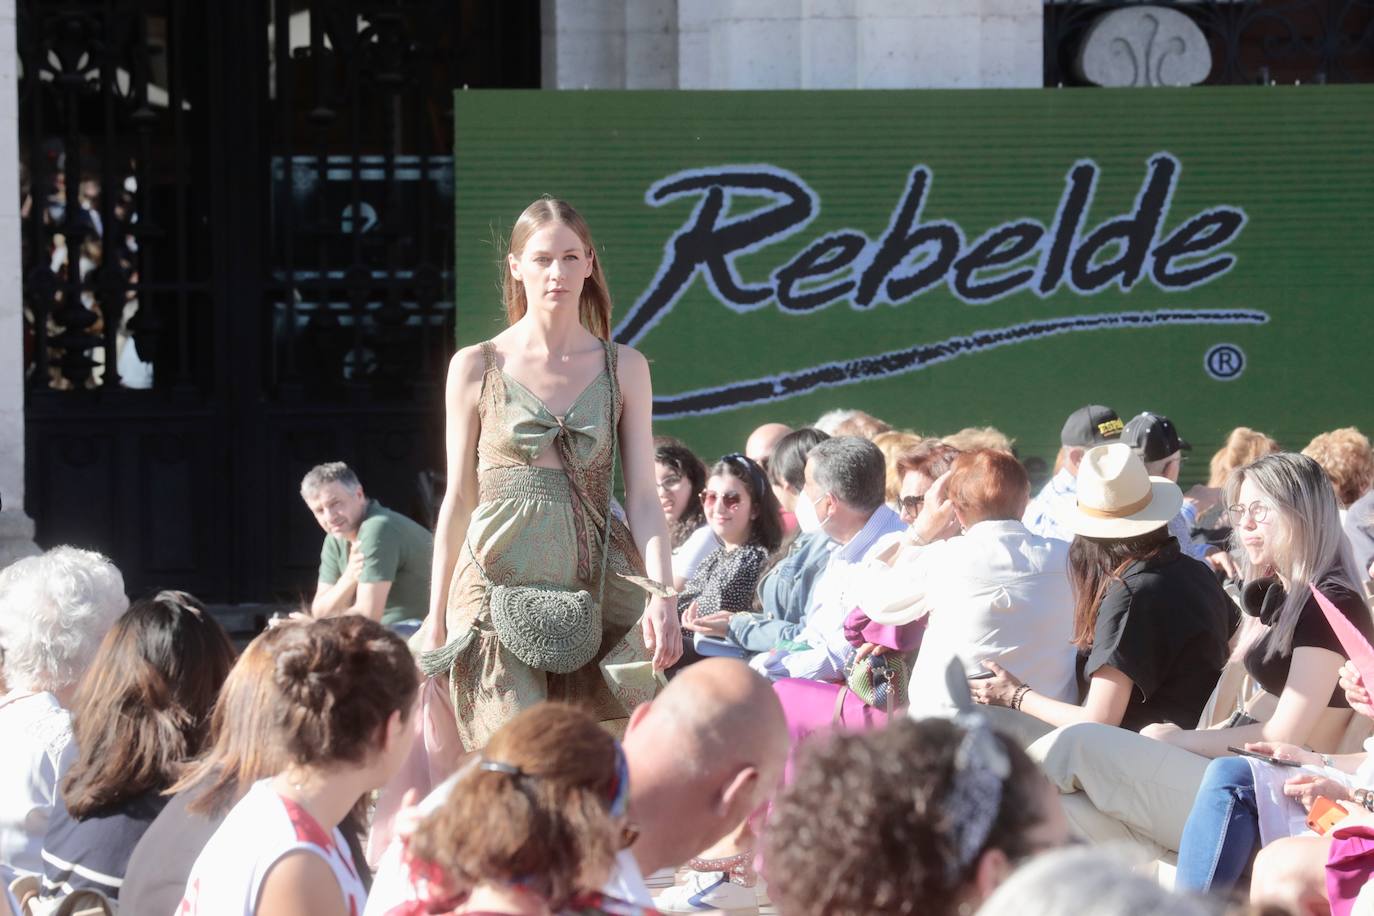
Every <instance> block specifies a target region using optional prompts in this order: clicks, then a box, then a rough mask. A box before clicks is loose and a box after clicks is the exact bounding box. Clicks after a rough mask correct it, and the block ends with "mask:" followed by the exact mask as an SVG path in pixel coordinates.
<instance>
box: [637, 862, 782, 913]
mask: <svg viewBox="0 0 1374 916" xmlns="http://www.w3.org/2000/svg"><path fill="white" fill-rule="evenodd" d="M654 909H656V910H658V911H659V912H660V913H708V912H711V911H713V910H720V911H721V912H724V913H728V914H730V916H757V914H758V911H759V904H758V896H757V895H756V894H755V893H754V889H753V888H752V887H740V886H739V885H738V884H731V883H730V880H729V878H727V877H726V875H725V873H724V872H718V871H714V872H712V871H693V872H688V873H687V880H686V882H685V883H683V884H679V885H678V886H677V887H670V888H668V889H667V890H666V891H664V892H663V893H661V894H659V895H658V896H657V897H655V898H654Z"/></svg>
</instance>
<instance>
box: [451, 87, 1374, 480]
mask: <svg viewBox="0 0 1374 916" xmlns="http://www.w3.org/2000/svg"><path fill="white" fill-rule="evenodd" d="M456 122H457V146H456V171H457V175H456V179H457V194H456V198H457V200H456V206H457V220H458V222H457V239H458V242H457V268H456V273H457V300H456V301H457V308H458V336H459V343H460V344H468V343H473V342H476V341H478V340H481V339H484V338H487V337H489V336H491V335H492V334H494V333H496V332H497V331H498V330H499V329H500V328H501V326H502V322H503V316H502V311H501V306H500V293H499V284H500V279H501V271H502V270H503V269H504V268H503V265H502V260H501V256H502V254H503V253H504V247H503V240H504V238H505V237H506V234H507V233H508V232H509V229H510V225H511V223H512V222H513V221H514V219H515V217H516V216H517V215H518V214H519V213H520V211H521V210H523V209H524V207H525V206H526V205H527V204H529V203H530V201H532V200H533V199H534V198H536V197H538V196H539V195H541V194H549V195H553V196H556V197H561V198H564V199H566V200H568V201H570V202H571V203H572V204H573V205H574V206H576V207H577V208H578V209H579V210H580V211H581V212H582V213H583V215H584V216H586V218H587V220H588V222H589V223H590V225H591V227H592V231H593V233H594V235H595V237H596V241H597V245H598V246H599V251H600V255H601V258H602V262H603V265H604V267H605V269H606V271H607V275H608V277H609V280H610V284H611V289H612V293H613V294H614V296H615V301H616V312H615V326H616V337H617V339H618V340H620V341H621V342H622V343H627V344H631V345H633V346H635V347H637V348H639V349H640V350H641V351H642V352H643V353H644V354H645V355H646V356H647V357H648V358H649V360H650V361H651V364H652V366H653V382H654V399H655V417H656V420H655V428H656V430H658V431H660V432H663V433H667V434H671V435H677V436H680V437H682V438H683V439H685V440H687V441H688V442H689V443H690V444H691V445H692V446H693V447H694V448H696V449H697V450H698V451H699V452H700V453H701V454H703V455H704V456H706V457H708V458H710V457H714V456H716V455H718V454H721V453H723V452H726V451H729V450H732V449H736V448H740V447H741V446H742V445H743V442H744V438H745V436H746V435H747V434H748V431H749V430H750V429H752V428H753V427H755V426H757V425H758V424H760V423H763V422H767V421H770V420H777V421H781V422H785V423H789V424H792V425H802V424H805V423H808V422H810V421H811V420H814V419H815V418H816V417H817V416H819V415H820V414H821V413H822V412H824V411H826V410H830V409H833V408H839V407H856V408H861V409H864V410H867V411H869V412H870V413H873V414H875V415H877V416H878V417H880V418H882V419H884V420H886V421H888V422H889V423H891V424H893V425H894V426H896V427H898V428H908V429H913V430H915V431H917V432H920V433H923V434H928V435H930V434H939V435H943V434H947V433H950V432H953V431H955V430H957V429H959V428H961V427H965V426H983V425H993V426H996V427H998V428H1000V429H1002V430H1003V431H1004V432H1006V433H1007V434H1008V435H1010V436H1012V437H1014V438H1015V439H1016V440H1017V443H1018V449H1019V451H1020V452H1021V454H1022V457H1023V458H1026V457H1031V456H1038V457H1041V458H1044V459H1045V460H1047V461H1052V460H1053V456H1054V453H1055V450H1056V449H1057V447H1058V432H1059V427H1060V425H1061V424H1062V422H1063V420H1064V417H1065V416H1066V415H1067V414H1068V413H1069V412H1070V411H1071V410H1072V409H1073V408H1075V407H1077V406H1079V405H1082V404H1084V403H1087V402H1089V401H1091V402H1096V403H1104V404H1108V405H1111V406H1112V407H1115V408H1116V409H1117V410H1118V411H1119V412H1120V413H1121V414H1122V416H1123V418H1127V417H1129V416H1131V415H1133V414H1135V413H1137V412H1139V411H1141V410H1154V411H1157V412H1160V413H1164V414H1167V415H1169V416H1170V417H1172V418H1174V420H1175V422H1176V423H1177V424H1178V427H1179V429H1180V431H1181V432H1182V433H1183V435H1184V437H1185V438H1188V439H1189V440H1191V441H1192V443H1193V444H1194V447H1195V451H1194V454H1195V455H1196V456H1198V460H1195V461H1194V462H1193V463H1192V464H1191V466H1185V473H1186V475H1187V477H1189V478H1191V479H1195V478H1196V477H1197V476H1199V475H1201V474H1205V463H1206V458H1207V456H1209V455H1210V454H1211V452H1212V451H1213V450H1215V449H1216V448H1217V447H1218V446H1219V445H1220V443H1221V441H1222V440H1223V438H1224V437H1225V435H1226V433H1227V432H1228V431H1229V430H1230V429H1231V428H1232V427H1235V426H1238V425H1247V426H1253V427H1256V428H1258V429H1262V430H1264V431H1265V432H1268V433H1270V434H1271V435H1273V436H1275V437H1276V438H1278V439H1279V441H1280V442H1282V443H1283V444H1284V445H1285V446H1287V447H1290V448H1295V449H1296V448H1301V447H1302V446H1303V445H1304V444H1305V443H1306V442H1307V441H1308V439H1310V438H1311V437H1312V435H1314V434H1315V433H1317V432H1320V431H1322V430H1326V429H1331V428H1334V427H1337V426H1346V425H1351V424H1355V425H1359V426H1362V427H1364V428H1365V430H1366V431H1367V432H1374V398H1371V397H1370V396H1369V394H1368V387H1367V385H1366V384H1365V379H1366V378H1367V377H1368V374H1369V369H1368V366H1369V353H1370V348H1371V343H1374V337H1372V336H1371V328H1374V320H1371V318H1370V317H1369V311H1370V309H1369V299H1370V297H1371V291H1374V257H1371V253H1370V246H1371V242H1374V232H1371V228H1374V227H1372V226H1371V222H1374V180H1371V178H1374V87H1366V86H1312V87H1288V88H1279V87H1237V88H1211V87H1207V88H1190V89H1167V90H1165V89H1161V90H1103V89H1090V90H1089V89H1085V90H1005V91H1003V90H972V91H909V92H908V91H874V92H528V91H527V92H505V91H500V92H498V91H480V92H473V91H468V92H459V93H457V96H456Z"/></svg>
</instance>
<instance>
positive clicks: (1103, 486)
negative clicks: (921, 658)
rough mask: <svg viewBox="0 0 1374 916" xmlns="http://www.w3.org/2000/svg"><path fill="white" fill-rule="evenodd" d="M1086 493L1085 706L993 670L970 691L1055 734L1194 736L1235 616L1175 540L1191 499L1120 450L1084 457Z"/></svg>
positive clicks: (1077, 525)
mask: <svg viewBox="0 0 1374 916" xmlns="http://www.w3.org/2000/svg"><path fill="white" fill-rule="evenodd" d="M1078 488H1079V492H1078V501H1079V505H1078V514H1077V516H1075V517H1073V518H1071V519H1068V520H1066V521H1067V523H1068V524H1069V526H1070V527H1071V528H1073V530H1074V531H1075V532H1076V536H1075V537H1074V540H1073V544H1072V545H1071V546H1070V548H1069V579H1070V582H1071V583H1072V585H1073V593H1074V645H1075V646H1077V647H1078V649H1079V651H1080V653H1082V654H1081V656H1080V664H1081V667H1080V675H1081V677H1082V679H1083V680H1085V681H1086V688H1085V696H1084V699H1083V703H1082V705H1076V704H1073V703H1065V702H1063V701H1061V700H1056V699H1053V698H1051V697H1047V696H1043V695H1041V694H1039V693H1036V692H1034V691H1032V690H1030V689H1029V688H1028V687H1024V686H1023V685H1022V684H1021V682H1020V681H1019V680H1017V679H1016V678H1015V677H1014V676H1012V674H1009V673H1008V672H1006V671H1004V670H1003V669H1002V668H1001V666H999V665H998V664H997V663H996V662H985V663H984V664H985V665H986V666H987V667H988V668H989V669H991V670H992V671H993V672H994V677H992V678H988V679H986V680H981V681H973V682H971V691H972V693H973V696H974V699H975V700H977V701H979V702H981V703H987V704H991V705H995V706H1014V707H1015V708H1017V709H1020V710H1021V711H1022V712H1025V713H1027V714H1029V715H1031V716H1034V717H1036V718H1037V719H1040V720H1042V721H1043V722H1047V723H1049V724H1050V725H1055V726H1060V725H1069V724H1072V723H1080V722H1097V723H1101V724H1103V725H1120V726H1122V727H1123V728H1128V729H1131V730H1132V731H1138V730H1139V729H1140V728H1142V727H1143V726H1146V725H1149V724H1150V723H1152V722H1173V723H1178V724H1180V725H1188V726H1191V725H1193V724H1195V723H1196V722H1197V720H1198V716H1199V715H1201V713H1202V708H1203V706H1205V705H1206V703H1207V698H1208V696H1210V695H1211V693H1212V689H1213V687H1214V686H1215V685H1216V682H1217V677H1218V676H1219V675H1220V674H1221V669H1222V667H1223V666H1224V665H1225V664H1226V651H1227V649H1226V641H1227V638H1228V637H1229V635H1230V634H1229V632H1228V615H1227V609H1228V607H1229V606H1230V605H1229V601H1228V600H1227V598H1226V593H1225V592H1224V591H1222V589H1221V586H1219V585H1218V584H1217V581H1216V578H1215V576H1214V575H1213V574H1212V571H1211V570H1210V569H1208V567H1207V566H1206V565H1205V564H1203V563H1199V562H1198V561H1196V560H1194V559H1192V558H1191V557H1187V556H1185V555H1184V554H1183V552H1182V551H1181V550H1180V548H1179V543H1178V541H1177V540H1175V539H1174V538H1173V537H1172V536H1171V535H1170V534H1169V519H1171V518H1172V517H1173V516H1174V514H1175V513H1176V512H1177V511H1178V509H1179V506H1180V505H1181V504H1182V502H1183V495H1182V493H1181V492H1180V491H1179V488H1178V486H1177V485H1176V484H1174V483H1172V482H1170V481H1168V480H1166V479H1164V478H1162V477H1153V478H1152V477H1150V476H1149V474H1148V472H1147V471H1146V470H1145V465H1144V464H1143V463H1142V462H1141V460H1140V458H1139V457H1137V456H1136V455H1135V454H1134V453H1133V452H1132V451H1131V449H1130V448H1129V447H1128V446H1126V445H1122V444H1120V443H1116V444H1112V445H1105V446H1098V447H1097V448H1094V449H1092V450H1091V451H1090V452H1088V454H1087V455H1085V456H1084V458H1083V464H1082V465H1081V467H1080V469H1079V474H1078Z"/></svg>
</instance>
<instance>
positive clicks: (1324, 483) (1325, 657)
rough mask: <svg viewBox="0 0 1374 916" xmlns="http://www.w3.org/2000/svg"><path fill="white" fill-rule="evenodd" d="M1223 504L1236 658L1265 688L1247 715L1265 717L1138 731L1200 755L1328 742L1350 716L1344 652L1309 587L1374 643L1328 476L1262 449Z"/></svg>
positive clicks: (1310, 464)
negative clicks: (1237, 611) (1241, 584)
mask: <svg viewBox="0 0 1374 916" xmlns="http://www.w3.org/2000/svg"><path fill="white" fill-rule="evenodd" d="M1226 502H1227V506H1228V509H1227V512H1228V515H1229V516H1230V521H1231V524H1232V525H1233V526H1234V528H1233V531H1232V535H1231V537H1232V542H1233V544H1235V545H1236V546H1239V547H1240V554H1241V556H1240V559H1241V574H1242V576H1243V577H1244V579H1245V588H1244V590H1243V592H1242V598H1243V600H1242V606H1243V609H1244V610H1245V613H1246V620H1245V621H1244V622H1243V624H1242V629H1241V634H1240V639H1239V642H1238V647H1237V654H1238V655H1239V656H1240V657H1241V658H1243V659H1244V663H1245V670H1246V672H1247V673H1248V674H1249V675H1250V676H1251V678H1253V679H1254V680H1255V682H1256V683H1258V684H1259V685H1260V686H1261V687H1263V688H1264V694H1262V695H1261V698H1260V699H1259V700H1257V701H1255V702H1253V703H1252V704H1251V707H1250V708H1249V709H1248V710H1247V712H1248V714H1250V715H1251V717H1252V718H1255V719H1259V718H1264V719H1265V720H1266V721H1264V722H1262V723H1259V722H1256V723H1253V724H1249V725H1241V726H1238V727H1236V728H1230V729H1224V730H1215V729H1207V730H1201V731H1184V730H1181V729H1178V728H1172V727H1168V726H1155V727H1152V728H1149V729H1146V730H1145V732H1144V733H1145V734H1147V735H1150V736H1151V737H1155V738H1159V739H1160V740H1162V741H1167V742H1168V743H1170V744H1173V745H1176V746H1177V747H1181V748H1184V749H1185V750H1189V751H1192V752H1193V753H1195V754H1201V755H1203V756H1205V757H1220V756H1222V755H1224V754H1226V753H1227V751H1226V748H1227V747H1228V746H1231V745H1239V744H1242V743H1244V742H1247V741H1263V742H1283V743H1288V744H1298V745H1311V746H1312V747H1315V748H1318V749H1321V748H1323V747H1325V748H1331V747H1334V746H1335V744H1336V743H1337V741H1339V739H1340V736H1341V733H1342V732H1343V731H1344V729H1345V726H1346V723H1347V722H1348V721H1349V710H1350V706H1349V704H1348V703H1346V701H1345V695H1344V693H1343V692H1342V691H1341V690H1340V689H1339V687H1338V685H1337V680H1338V677H1339V671H1340V667H1341V664H1342V663H1343V662H1344V661H1345V657H1346V656H1345V651H1344V650H1343V649H1342V648H1341V644H1340V642H1339V641H1338V640H1337V639H1336V634H1335V632H1334V631H1332V629H1331V625H1330V624H1329V623H1327V620H1326V617H1325V615H1323V614H1322V610H1321V608H1320V607H1319V606H1318V604H1317V602H1316V599H1315V598H1313V597H1312V590H1311V587H1310V586H1313V585H1315V586H1316V587H1317V588H1319V589H1320V590H1321V591H1322V592H1323V593H1324V594H1325V595H1326V597H1327V598H1329V599H1331V601H1332V602H1333V603H1334V604H1335V605H1336V607H1337V608H1339V609H1340V610H1341V612H1342V613H1343V614H1345V616H1346V617H1347V618H1349V619H1350V621H1351V622H1352V623H1354V624H1355V626H1356V627H1357V628H1358V629H1359V630H1360V632H1361V633H1362V634H1364V637H1365V639H1368V640H1371V641H1374V625H1372V624H1371V620H1370V615H1369V609H1368V607H1367V606H1366V605H1365V603H1364V598H1363V596H1362V595H1361V593H1360V591H1359V589H1358V588H1357V586H1356V583H1357V582H1358V581H1359V578H1358V577H1357V575H1356V573H1355V571H1354V560H1353V559H1352V557H1351V555H1350V545H1349V542H1348V541H1347V540H1346V539H1345V535H1344V533H1343V532H1342V530H1341V523H1340V515H1339V510H1338V508H1337V505H1336V495H1335V492H1334V491H1333V490H1332V488H1331V482H1330V481H1329V480H1328V479H1327V477H1326V474H1325V473H1324V472H1323V471H1322V469H1321V466H1320V465H1318V464H1317V463H1316V462H1315V461H1313V460H1312V459H1311V458H1308V457H1306V456H1304V455H1296V454H1291V453H1279V454H1276V455H1267V456H1265V457H1263V458H1261V459H1259V460H1258V461H1256V462H1254V463H1253V464H1250V465H1247V466H1246V467H1243V468H1241V469H1239V470H1238V471H1236V472H1234V473H1233V474H1232V475H1231V479H1230V481H1229V482H1228V483H1227V486H1226ZM1270 710H1272V712H1271V711H1270ZM1262 713H1268V715H1262Z"/></svg>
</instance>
